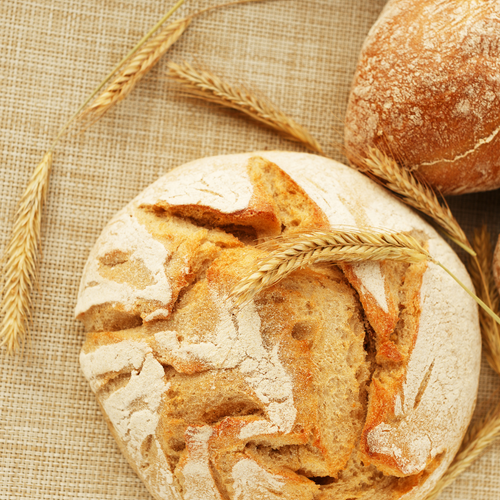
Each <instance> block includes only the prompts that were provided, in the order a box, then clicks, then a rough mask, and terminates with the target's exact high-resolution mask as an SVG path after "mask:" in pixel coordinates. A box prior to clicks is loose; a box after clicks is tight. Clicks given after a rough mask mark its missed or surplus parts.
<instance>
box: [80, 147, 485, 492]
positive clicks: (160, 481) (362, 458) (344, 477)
mask: <svg viewBox="0 0 500 500" xmlns="http://www.w3.org/2000/svg"><path fill="white" fill-rule="evenodd" d="M278 165H279V166H278ZM221 172H222V174H221ZM221 179H223V180H224V183H221ZM353 184H354V185H355V188H354V189H352V188H351V187H350V186H352V185H353ZM377 218H380V219H377ZM381 219H382V220H384V221H385V223H386V224H387V225H388V226H389V227H391V228H392V230H398V231H401V230H405V231H410V232H412V233H413V234H414V235H416V236H417V237H419V238H421V240H422V242H423V243H424V244H428V246H429V251H430V252H431V254H432V255H433V256H435V257H436V258H438V259H439V260H442V261H444V262H445V264H446V265H447V266H449V267H450V268H452V269H453V271H454V272H455V273H456V274H458V275H459V276H460V278H461V279H462V280H464V281H467V276H466V275H465V274H464V270H463V268H462V267H460V263H459V261H458V259H457V258H456V256H454V254H453V253H452V252H451V250H450V249H449V248H448V247H447V246H446V245H445V244H444V243H443V242H442V240H441V239H440V238H439V237H438V236H437V234H436V233H435V232H434V231H433V230H432V229H431V228H430V227H429V226H427V225H426V224H425V223H424V222H423V221H421V220H420V219H418V218H417V217H416V216H415V215H413V214H412V213H411V212H410V211H409V210H408V209H407V208H405V207H403V206H402V205H400V204H399V203H398V202H396V201H394V200H393V199H392V198H390V197H389V196H388V195H387V194H386V193H385V191H383V190H381V189H380V188H378V187H377V186H375V185H373V184H372V183H371V182H370V181H368V180H367V179H365V178H363V177H362V176H360V175H359V174H357V173H356V172H354V171H352V170H350V169H348V168H347V167H344V166H341V165H339V164H337V163H335V162H332V161H330V160H325V159H323V158H319V157H315V156H312V155H303V154H292V153H258V154H254V155H251V154H249V155H235V156H229V157H216V158H213V159H210V158H209V159H204V160H200V161H198V162H194V163H193V164H190V165H187V166H185V167H182V168H181V169H179V170H177V171H173V172H172V173H171V174H168V175H167V176H165V177H164V178H162V179H160V180H159V181H158V182H157V183H155V184H153V185H152V186H151V187H150V188H148V189H147V190H146V191H145V192H144V193H143V194H142V195H140V196H139V197H138V198H137V199H136V200H134V201H133V202H132V203H131V204H130V205H129V206H128V207H126V208H125V209H124V210H123V211H122V212H120V213H119V214H118V215H117V216H116V217H115V218H114V219H113V220H112V221H111V222H110V224H109V225H108V227H107V228H105V230H104V231H103V234H102V236H101V238H100V239H99V241H98V243H97V244H96V247H95V248H94V250H93V251H92V253H91V256H90V258H89V261H88V263H87V265H86V268H85V271H84V276H83V278H82V285H81V289H80V296H79V303H78V306H77V315H78V318H79V319H81V320H82V321H83V322H84V324H85V326H86V329H87V330H88V331H89V333H88V336H87V341H86V343H85V345H84V347H83V349H82V353H81V365H82V370H83V372H84V374H85V376H86V377H87V379H88V380H89V382H90V384H91V387H92V390H93V391H94V392H95V393H96V396H97V399H98V401H99V403H100V405H101V407H102V409H103V413H104V414H105V415H106V419H107V421H108V425H109V426H110V428H111V429H112V432H113V435H114V436H115V438H116V440H117V441H118V443H119V446H120V449H121V450H122V451H123V453H124V454H125V456H126V457H127V459H128V460H129V462H130V463H131V464H133V467H134V470H135V471H136V472H137V473H138V475H139V476H140V477H141V479H142V480H143V481H144V482H145V484H146V486H147V487H148V488H149V490H150V491H151V493H152V495H153V496H154V497H155V498H156V499H162V500H171V499H174V500H182V499H185V500H228V499H238V500H241V499H261V498H262V499H270V500H274V499H276V500H278V499H280V500H282V499H286V500H291V499H294V500H295V499H296V500H303V499H309V500H319V499H321V500H337V499H339V500H340V499H343V500H345V499H347V498H354V497H355V498H360V499H366V500H368V499H370V500H373V499H375V500H388V499H391V500H395V499H398V498H403V497H404V498H406V499H412V500H417V499H420V498H423V496H424V495H425V493H426V491H428V490H429V489H430V488H431V487H432V485H433V484H434V483H435V482H436V480H437V478H438V477H439V474H441V473H442V472H443V471H444V468H445V467H446V465H447V464H448V463H449V461H450V460H451V459H452V457H453V455H454V453H455V452H456V449H457V448H458V445H459V442H460V439H461V437H462V436H463V433H464V432H465V428H466V426H467V423H468V420H469V418H470V414H471V412H472V408H473V406H474V395H475V391H476V389H477V376H478V370H479V352H480V351H479V333H478V326H477V313H476V309H475V305H474V304H473V303H472V301H471V300H470V299H468V298H467V296H466V295H464V296H462V295H460V294H461V292H460V291H456V290H454V291H452V292H450V293H451V294H452V295H451V297H452V298H453V300H444V299H445V295H444V294H443V291H442V290H443V287H445V288H446V289H448V288H449V282H447V281H443V276H442V275H441V274H439V270H437V269H435V268H433V267H430V266H427V264H425V263H422V264H412V265H408V264H402V263H395V262H382V263H364V264H359V265H342V266H341V268H338V267H336V266H333V265H331V266H330V265H328V266H327V265H317V266H312V267H307V268H303V269H300V270H298V271H295V272H294V273H292V274H291V275H290V276H288V277H287V278H286V279H284V280H282V281H281V282H279V283H278V284H276V285H274V286H272V287H269V288H267V289H265V290H264V291H263V292H261V293H260V294H258V295H257V297H256V298H255V299H254V300H253V301H252V303H251V304H249V305H248V306H247V307H245V308H243V309H241V310H239V311H233V310H232V309H231V304H230V303H228V299H227V296H228V294H229V292H230V290H231V288H232V287H233V286H234V284H236V283H237V281H238V280H239V279H240V278H241V277H242V276H243V275H244V273H245V272H247V269H248V268H249V266H251V265H252V264H253V263H254V262H255V261H256V260H258V259H259V258H262V257H263V256H264V255H265V254H266V251H267V250H264V249H262V248H260V247H257V246H256V243H258V242H259V241H262V238H266V237H267V236H269V235H271V234H272V235H278V234H284V235H286V234H290V233H292V232H295V231H304V230H308V229H311V228H318V229H328V228H329V227H331V226H332V225H336V224H339V225H342V224H343V225H349V224H350V225H351V226H352V225H356V224H357V227H359V228H363V227H370V226H375V227H380V225H381V223H380V220H381ZM453 294H455V295H453ZM451 317H453V318H457V317H458V318H460V321H459V323H458V325H457V326H456V327H453V328H451V327H450V325H449V324H448V322H449V320H450V318H451ZM455 330H456V331H455ZM446 336H447V337H446ZM457 353H460V355H459V356H458V355H457ZM457 357H459V358H460V359H456V358H457ZM464 359H467V362H468V364H469V366H470V367H471V372H470V374H469V376H467V377H466V376H464V374H463V370H460V367H461V366H462V363H463V362H464ZM446 384H448V385H446ZM443 387H444V389H443ZM444 390H446V392H443V391H444ZM444 394H446V395H447V398H444V397H443V396H444ZM448 396H449V397H448ZM431 410H432V411H431ZM439 412H441V414H443V415H445V416H446V418H448V415H449V413H453V414H454V415H456V416H457V418H456V421H455V422H452V423H449V422H447V424H448V425H447V427H448V428H447V429H444V428H443V425H442V419H441V420H440V419H439V418H436V413H437V414H439ZM414 436H415V437H416V440H415V439H413V437H414ZM428 441H432V444H431V445H430V446H429V445H428ZM414 442H416V443H417V445H416V446H415V445H414V444H412V443H414Z"/></svg>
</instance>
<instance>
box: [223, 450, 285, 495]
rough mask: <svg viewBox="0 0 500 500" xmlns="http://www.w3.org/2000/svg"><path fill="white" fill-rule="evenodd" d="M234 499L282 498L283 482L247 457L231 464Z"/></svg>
mask: <svg viewBox="0 0 500 500" xmlns="http://www.w3.org/2000/svg"><path fill="white" fill-rule="evenodd" d="M231 476H232V479H233V489H234V500H257V499H260V498H262V499H264V498H265V499H266V500H282V499H283V490H284V486H285V482H284V481H281V480H280V479H279V476H276V475H274V474H270V473H269V472H268V471H266V470H265V469H263V468H262V467H260V466H259V465H258V464H257V463H256V462H254V461H253V460H251V459H249V458H244V459H243V460H240V461H239V462H237V463H236V464H235V465H234V466H233V470H232V472H231Z"/></svg>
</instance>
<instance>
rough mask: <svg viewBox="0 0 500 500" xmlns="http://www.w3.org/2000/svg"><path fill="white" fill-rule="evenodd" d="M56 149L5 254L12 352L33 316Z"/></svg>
mask: <svg viewBox="0 0 500 500" xmlns="http://www.w3.org/2000/svg"><path fill="white" fill-rule="evenodd" d="M51 167H52V153H50V152H49V153H46V154H45V156H44V157H43V159H42V161H41V162H40V164H39V165H38V166H37V167H36V169H35V171H34V172H33V175H32V176H31V179H30V181H29V184H28V187H27V188H26V191H25V193H24V195H23V197H22V198H21V201H20V203H19V209H18V211H17V214H16V220H15V222H14V227H13V228H12V236H11V240H10V242H9V244H8V246H7V249H6V251H5V254H4V256H3V266H2V267H3V269H2V270H3V278H2V281H3V288H2V301H1V308H0V314H1V315H2V322H1V323H0V339H1V343H0V345H5V346H6V347H7V350H8V352H9V353H12V352H13V351H15V350H16V349H17V348H19V346H20V344H21V343H22V342H23V341H24V337H25V334H26V331H27V328H28V324H27V323H28V318H29V317H30V305H31V289H32V286H33V281H34V279H35V274H36V268H37V255H38V249H39V246H40V228H41V220H42V208H43V204H44V203H45V199H46V197H47V190H48V185H49V176H50V170H51Z"/></svg>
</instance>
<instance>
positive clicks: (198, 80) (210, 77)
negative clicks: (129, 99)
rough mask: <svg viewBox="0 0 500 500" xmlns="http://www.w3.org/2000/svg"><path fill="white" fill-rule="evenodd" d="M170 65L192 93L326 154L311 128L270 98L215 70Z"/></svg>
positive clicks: (170, 68)
mask: <svg viewBox="0 0 500 500" xmlns="http://www.w3.org/2000/svg"><path fill="white" fill-rule="evenodd" d="M168 68H169V70H170V72H169V76H170V77H171V78H172V79H174V80H176V81H177V82H178V83H180V84H182V85H183V86H184V88H185V89H186V92H187V93H188V94H189V95H190V96H192V97H198V98H200V99H203V100H205V101H208V102H213V103H216V104H220V105H222V106H226V107H229V108H231V109H235V110H237V111H240V112H241V113H244V114H245V115H247V116H249V117H250V118H253V119H254V120H256V121H258V122H260V123H263V124H264V125H266V126H268V127H270V128H272V129H274V130H276V131H277V132H279V133H280V134H282V135H284V136H285V137H287V138H288V139H291V140H293V141H296V142H300V143H302V144H303V145H304V146H305V147H306V148H308V149H310V150H311V151H314V152H316V153H319V154H323V149H322V147H321V146H320V144H319V143H318V141H316V139H314V137H313V136H312V135H311V134H310V133H309V131H307V130H306V129H305V128H304V127H302V126H301V125H299V124H298V123H297V122H296V121H295V120H293V119H292V118H290V117H289V116H287V115H286V114H285V113H283V112H282V111H280V110H279V109H278V108H277V107H276V106H274V105H273V104H272V103H271V102H269V101H268V100H266V99H263V98H259V97H257V96H255V95H254V94H252V93H251V92H250V91H248V90H247V89H245V88H242V87H236V86H233V85H230V84H229V83H228V82H226V81H224V80H222V79H221V78H219V77H218V76H216V75H214V74H213V73H210V72H208V71H203V70H199V69H196V68H194V67H193V66H191V65H190V64H188V63H187V62H184V63H183V64H176V63H173V62H170V63H168Z"/></svg>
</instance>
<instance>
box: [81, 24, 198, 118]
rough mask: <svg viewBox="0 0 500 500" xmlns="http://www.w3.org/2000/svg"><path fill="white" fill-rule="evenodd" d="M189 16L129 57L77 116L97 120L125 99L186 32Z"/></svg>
mask: <svg viewBox="0 0 500 500" xmlns="http://www.w3.org/2000/svg"><path fill="white" fill-rule="evenodd" d="M191 19H192V16H190V17H186V18H183V19H179V20H177V21H174V22H173V23H171V24H169V25H168V26H166V27H165V28H164V29H163V30H162V31H161V32H160V33H159V34H158V35H156V36H155V37H154V38H152V39H151V40H150V41H148V42H147V43H146V44H145V45H144V46H143V47H142V48H141V49H140V50H138V51H137V52H136V54H135V55H134V56H133V57H132V58H131V59H130V61H129V62H128V63H127V64H126V66H125V67H124V68H123V69H122V70H121V71H120V72H119V73H118V75H117V76H116V77H115V78H114V79H113V81H112V82H111V83H110V84H109V85H108V87H107V88H106V89H105V90H104V92H102V93H101V94H100V95H99V96H98V97H97V99H95V100H94V101H93V102H92V103H91V104H90V105H89V106H88V107H87V108H85V109H84V110H83V111H82V113H81V114H80V115H79V117H78V118H79V119H81V120H89V119H90V121H91V122H94V121H96V120H99V119H100V118H101V117H102V116H103V115H104V114H105V113H106V112H107V111H109V110H110V109H111V108H112V107H113V106H114V105H115V104H117V103H118V102H120V101H121V100H123V99H125V97H127V96H128V95H129V94H130V92H132V90H133V89H134V88H135V87H136V85H137V83H138V82H139V80H141V79H142V78H143V77H144V76H145V75H146V74H147V73H149V71H151V69H152V68H153V66H155V65H156V63H157V62H158V61H159V60H160V58H161V57H162V56H163V55H164V54H165V53H166V52H167V50H168V49H169V48H170V47H171V46H172V45H173V44H174V43H175V42H177V40H179V38H180V37H181V35H182V34H183V33H184V31H186V29H187V27H188V26H189V24H190V23H191Z"/></svg>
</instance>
